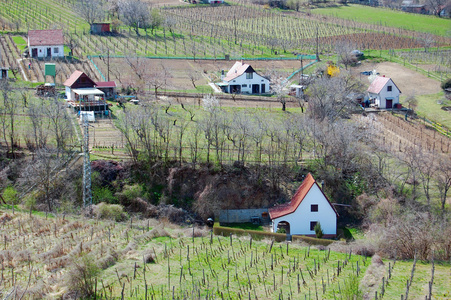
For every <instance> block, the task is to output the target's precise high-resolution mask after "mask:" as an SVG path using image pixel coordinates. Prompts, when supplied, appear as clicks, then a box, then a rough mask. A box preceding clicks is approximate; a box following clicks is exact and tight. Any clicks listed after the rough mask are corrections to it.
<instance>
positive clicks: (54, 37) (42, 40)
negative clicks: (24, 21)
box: [28, 29, 64, 46]
mask: <svg viewBox="0 0 451 300" xmlns="http://www.w3.org/2000/svg"><path fill="white" fill-rule="evenodd" d="M28 40H29V42H30V46H56V45H64V37H63V30H62V29H54V30H29V31H28Z"/></svg>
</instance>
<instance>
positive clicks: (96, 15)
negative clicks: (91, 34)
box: [75, 0, 105, 25]
mask: <svg viewBox="0 0 451 300" xmlns="http://www.w3.org/2000/svg"><path fill="white" fill-rule="evenodd" d="M75 11H76V12H77V13H78V14H79V15H80V17H81V18H82V19H84V20H85V21H86V22H87V23H88V24H89V25H91V24H93V23H95V22H96V21H100V20H103V18H104V17H105V11H104V9H103V3H102V1H101V0H77V1H76V3H75Z"/></svg>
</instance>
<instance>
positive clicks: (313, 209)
mask: <svg viewBox="0 0 451 300" xmlns="http://www.w3.org/2000/svg"><path fill="white" fill-rule="evenodd" d="M310 211H312V212H315V211H318V204H312V205H311V206H310Z"/></svg>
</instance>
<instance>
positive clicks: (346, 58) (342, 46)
mask: <svg viewBox="0 0 451 300" xmlns="http://www.w3.org/2000/svg"><path fill="white" fill-rule="evenodd" d="M354 49H355V47H354V45H352V44H351V43H350V42H348V41H338V42H337V43H336V44H335V51H336V52H337V56H338V63H342V64H344V65H345V69H346V70H347V69H348V66H350V65H352V64H354V63H356V62H357V57H356V55H355V54H353V53H352V51H353V50H354Z"/></svg>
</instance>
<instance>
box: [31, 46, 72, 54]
mask: <svg viewBox="0 0 451 300" xmlns="http://www.w3.org/2000/svg"><path fill="white" fill-rule="evenodd" d="M47 48H50V49H51V55H52V57H64V46H63V45H59V46H31V47H28V49H29V53H30V57H31V56H32V55H33V49H37V52H38V56H37V57H47ZM56 49H58V50H56ZM55 50H56V51H55ZM57 52H58V53H57Z"/></svg>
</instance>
